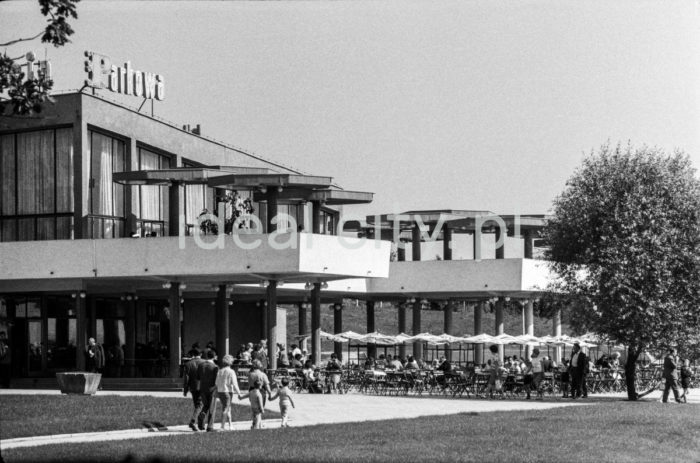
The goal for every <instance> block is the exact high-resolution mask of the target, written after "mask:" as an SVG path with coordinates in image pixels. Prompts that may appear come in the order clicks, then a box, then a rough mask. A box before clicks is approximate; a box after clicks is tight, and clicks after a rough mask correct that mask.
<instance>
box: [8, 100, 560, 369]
mask: <svg viewBox="0 0 700 463" xmlns="http://www.w3.org/2000/svg"><path fill="white" fill-rule="evenodd" d="M55 99H56V103H55V104H54V105H47V107H46V108H45V110H44V112H43V113H42V116H41V117H40V118H18V117H0V331H4V332H6V333H7V337H8V338H9V342H8V344H9V345H10V350H11V352H12V357H11V368H12V375H13V377H14V378H27V377H29V378H32V377H50V376H52V375H54V374H55V373H56V372H60V371H67V370H76V369H77V370H82V369H84V368H85V365H86V359H85V350H84V346H85V345H86V344H87V340H88V338H89V337H95V338H96V339H97V341H98V342H99V343H100V344H102V345H103V346H104V348H105V350H106V351H107V352H108V353H109V352H117V351H118V350H119V349H121V350H122V354H123V357H124V359H125V362H124V366H123V367H119V368H118V369H116V370H111V369H110V367H109V365H107V366H106V368H105V373H106V374H107V375H113V376H122V377H141V376H170V377H177V376H178V374H179V371H178V370H179V368H178V367H179V365H180V362H181V358H182V355H183V352H186V351H187V350H189V347H190V345H191V344H192V343H193V342H195V341H197V342H199V343H200V344H201V345H204V344H206V343H207V342H208V341H212V342H213V343H214V344H215V346H216V349H217V351H218V352H219V353H226V352H230V353H235V351H236V350H237V347H238V346H239V345H240V344H241V343H245V342H250V341H253V342H255V341H258V340H260V339H267V343H268V350H269V351H271V352H274V349H275V346H276V343H277V342H282V343H284V342H285V338H286V337H287V336H286V332H285V329H284V328H285V315H284V314H285V313H286V312H285V311H284V310H278V309H277V307H278V304H281V303H285V304H296V305H297V306H298V308H299V334H300V335H303V334H308V333H310V335H311V339H312V342H311V354H312V356H313V359H314V361H315V362H317V363H318V362H319V361H320V358H321V342H320V337H319V333H320V323H321V304H322V303H324V304H325V303H328V304H330V305H331V306H332V307H334V308H335V310H333V318H334V328H335V329H334V331H335V332H336V333H337V332H341V331H342V312H343V299H347V298H353V299H359V300H363V301H366V310H367V331H368V332H371V331H374V330H375V328H374V327H375V304H376V303H379V302H381V301H391V302H393V303H395V304H397V305H398V307H399V312H398V317H399V318H398V321H397V333H398V332H405V331H406V314H407V311H408V310H410V311H411V313H412V322H413V323H412V327H413V333H412V334H418V333H419V332H420V331H421V311H422V310H425V308H426V304H429V301H437V302H438V303H439V304H440V306H441V307H443V308H444V314H445V332H446V333H449V334H453V333H451V332H452V331H453V324H452V315H451V314H452V308H453V307H454V306H455V304H458V303H468V304H469V307H471V308H472V309H473V311H474V333H479V332H481V331H482V326H481V315H480V314H481V313H482V311H483V307H484V305H485V304H489V303H490V304H493V305H495V310H496V327H495V328H496V333H498V332H499V330H500V332H502V331H503V316H504V315H503V307H504V304H505V303H506V302H507V301H509V300H510V299H511V298H514V299H515V298H517V299H518V300H520V301H521V302H522V304H523V306H524V308H525V310H524V313H525V318H526V319H527V327H528V328H527V331H529V332H531V331H532V304H533V301H534V299H535V298H536V297H538V296H539V295H540V294H541V293H542V292H543V291H544V288H545V287H546V284H547V281H548V273H547V270H546V267H545V266H544V265H543V263H542V262H541V261H538V260H536V259H533V257H536V256H535V255H534V254H535V251H534V250H535V248H536V246H535V243H536V241H535V238H536V236H537V232H538V230H539V229H540V228H541V227H542V226H543V224H544V218H543V217H542V216H502V217H497V216H495V215H494V214H492V213H490V212H488V211H454V210H443V211H409V212H406V213H403V214H400V215H395V216H394V215H391V214H387V215H383V216H376V217H375V216H372V217H367V219H366V220H365V221H361V222H347V223H344V222H343V221H342V218H341V217H340V214H339V209H338V208H339V206H342V205H345V204H362V203H368V202H371V200H372V193H367V192H358V191H350V190H345V189H342V188H340V187H339V186H338V185H336V184H334V183H333V181H332V178H331V177H328V176H320V175H309V174H305V173H302V172H301V171H298V170H296V169H293V168H291V167H288V166H283V165H281V164H279V163H276V162H273V161H270V160H266V159H264V158H262V157H260V156H256V155H252V154H250V153H247V152H245V151H243V150H240V149H237V148H235V147H233V146H230V145H227V144H225V143H222V142H219V141H216V140H212V139H209V138H207V137H205V136H203V134H202V130H201V128H200V127H199V126H196V127H195V128H194V129H191V128H190V127H189V126H181V125H175V124H171V123H168V122H166V121H163V120H161V119H159V118H156V117H153V116H152V115H149V114H146V113H144V112H141V111H139V110H137V109H133V108H128V107H126V106H123V105H121V104H118V103H115V102H112V101H110V100H108V99H106V98H104V97H102V96H99V95H95V94H94V92H93V94H91V93H89V92H85V91H83V92H76V93H70V94H64V95H58V96H56V97H55ZM214 211H216V212H217V214H218V216H214V215H211V213H213V212H214ZM203 213H208V214H209V215H205V216H204V219H202V218H200V216H201V215H202V214H203ZM205 219H206V220H205ZM457 234H468V235H471V237H472V243H473V245H472V250H471V255H470V257H469V258H467V259H460V260H452V251H453V248H454V246H453V236H454V235H457ZM349 235H356V236H357V237H351V236H349ZM507 236H509V237H510V238H509V239H510V245H511V246H516V247H518V246H519V247H520V248H519V250H516V251H515V253H514V255H515V256H516V257H509V258H506V256H505V253H504V249H505V246H504V243H505V241H506V237H507ZM513 240H515V241H513ZM439 241H441V242H442V244H443V246H442V247H443V251H442V256H441V260H430V261H424V260H422V259H421V257H422V256H421V249H423V248H425V247H426V246H428V244H427V243H428V242H433V244H434V243H435V242H439ZM484 242H488V243H491V244H490V245H489V247H488V248H489V249H490V250H491V251H489V252H490V254H489V253H485V252H484V251H483V250H482V243H484ZM513 243H515V244H513ZM409 251H410V255H409V256H410V259H408V258H407V257H408V256H407V254H408V252H409ZM309 310H310V311H311V323H310V324H311V326H310V328H309V327H308V326H307V324H306V320H307V311H309ZM557 324H558V322H557V320H556V319H555V324H554V328H553V329H554V333H555V334H557V333H556V330H557ZM559 326H560V325H559ZM559 329H560V328H559ZM454 334H457V333H454ZM459 334H463V333H459ZM336 350H337V351H340V346H339V345H336ZM412 352H413V353H414V355H416V356H418V357H420V355H421V345H420V344H419V343H416V345H414V346H412ZM402 354H405V348H404V349H403V350H402ZM154 358H159V359H160V361H158V362H157V363H153V362H151V361H150V360H151V359H154ZM482 359H483V357H482V354H481V352H480V351H479V352H478V357H476V358H475V360H477V362H480V361H481V360H482ZM271 360H272V361H271V368H274V367H275V362H274V359H271ZM144 365H146V367H144Z"/></svg>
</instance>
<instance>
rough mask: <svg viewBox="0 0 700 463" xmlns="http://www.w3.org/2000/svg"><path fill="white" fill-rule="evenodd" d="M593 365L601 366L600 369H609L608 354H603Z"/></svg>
mask: <svg viewBox="0 0 700 463" xmlns="http://www.w3.org/2000/svg"><path fill="white" fill-rule="evenodd" d="M595 365H596V366H597V367H598V368H602V369H606V370H608V369H610V367H611V365H610V360H608V356H607V355H605V354H603V356H602V357H600V358H599V359H598V361H597V362H596V363H595Z"/></svg>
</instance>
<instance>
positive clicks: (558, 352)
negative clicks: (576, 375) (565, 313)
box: [552, 309, 561, 364]
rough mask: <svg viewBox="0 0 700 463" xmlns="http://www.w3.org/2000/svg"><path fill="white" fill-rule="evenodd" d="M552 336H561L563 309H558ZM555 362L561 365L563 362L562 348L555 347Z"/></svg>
mask: <svg viewBox="0 0 700 463" xmlns="http://www.w3.org/2000/svg"><path fill="white" fill-rule="evenodd" d="M552 336H554V337H557V336H561V309H556V311H555V312H554V317H552ZM553 352H554V354H553V360H554V361H555V362H557V364H559V363H560V362H561V346H554V349H553Z"/></svg>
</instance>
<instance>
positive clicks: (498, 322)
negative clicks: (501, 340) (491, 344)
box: [496, 297, 506, 363]
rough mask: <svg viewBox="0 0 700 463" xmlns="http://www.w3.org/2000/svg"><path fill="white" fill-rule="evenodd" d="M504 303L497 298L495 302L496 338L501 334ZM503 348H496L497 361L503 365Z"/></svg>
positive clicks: (500, 298) (501, 299)
mask: <svg viewBox="0 0 700 463" xmlns="http://www.w3.org/2000/svg"><path fill="white" fill-rule="evenodd" d="M505 303H506V301H505V300H504V299H503V298H502V297H499V298H498V300H497V301H496V336H498V335H499V334H503V309H504V306H505ZM503 351H504V349H503V346H502V345H499V346H498V361H499V362H501V363H503Z"/></svg>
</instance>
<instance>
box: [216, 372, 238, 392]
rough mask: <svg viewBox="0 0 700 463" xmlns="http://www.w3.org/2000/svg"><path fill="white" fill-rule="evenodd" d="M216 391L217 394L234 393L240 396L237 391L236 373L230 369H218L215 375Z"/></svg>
mask: <svg viewBox="0 0 700 463" xmlns="http://www.w3.org/2000/svg"><path fill="white" fill-rule="evenodd" d="M216 391H217V392H235V393H236V394H240V391H239V390H238V378H237V377H236V372H235V371H233V370H232V369H231V367H224V368H219V372H218V373H217V374H216Z"/></svg>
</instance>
